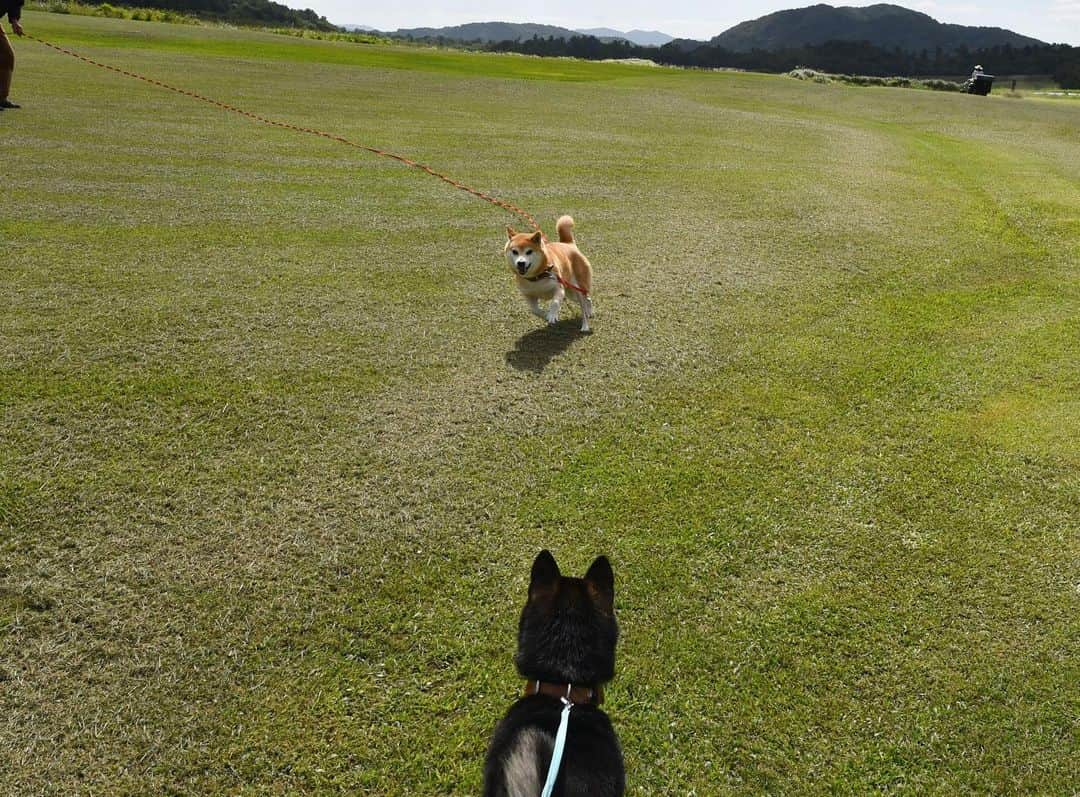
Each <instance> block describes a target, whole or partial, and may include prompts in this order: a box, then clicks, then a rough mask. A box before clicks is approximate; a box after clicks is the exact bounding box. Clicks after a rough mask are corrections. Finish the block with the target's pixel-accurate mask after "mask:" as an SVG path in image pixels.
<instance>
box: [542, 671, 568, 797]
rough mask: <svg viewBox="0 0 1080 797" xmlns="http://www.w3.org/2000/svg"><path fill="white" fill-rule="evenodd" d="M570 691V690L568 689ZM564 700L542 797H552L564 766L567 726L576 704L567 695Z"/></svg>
mask: <svg viewBox="0 0 1080 797" xmlns="http://www.w3.org/2000/svg"><path fill="white" fill-rule="evenodd" d="M567 691H568V692H569V690H567ZM561 699H562V702H563V710H562V716H561V717H560V718H559V730H558V731H557V732H556V733H555V749H554V750H552V751H551V765H550V766H549V767H548V773H547V781H546V782H545V783H544V790H543V791H541V792H540V797H551V793H552V792H553V791H554V790H555V781H556V780H558V778H559V767H560V766H562V757H563V750H564V749H565V748H566V728H567V726H568V725H569V724H570V709H572V708H573V707H574V704H573V703H571V702H570V701H569V700H567V699H566V698H565V697H564V698H561Z"/></svg>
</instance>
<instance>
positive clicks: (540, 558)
mask: <svg viewBox="0 0 1080 797" xmlns="http://www.w3.org/2000/svg"><path fill="white" fill-rule="evenodd" d="M559 576H560V573H559V565H558V563H557V562H556V561H555V557H554V556H552V555H551V551H548V550H543V551H541V552H540V553H538V554H537V555H536V558H535V559H534V560H533V564H532V575H531V576H530V577H529V599H530V600H532V599H533V598H535V597H537V596H538V595H542V594H544V593H550V592H554V591H555V587H556V586H557V585H558V583H559Z"/></svg>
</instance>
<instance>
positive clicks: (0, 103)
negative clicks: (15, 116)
mask: <svg viewBox="0 0 1080 797" xmlns="http://www.w3.org/2000/svg"><path fill="white" fill-rule="evenodd" d="M21 107H22V106H21V105H16V104H15V103H13V102H12V101H11V100H0V108H21Z"/></svg>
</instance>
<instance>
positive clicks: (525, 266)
mask: <svg viewBox="0 0 1080 797" xmlns="http://www.w3.org/2000/svg"><path fill="white" fill-rule="evenodd" d="M517 270H518V274H520V275H521V276H523V277H524V276H525V272H526V271H528V270H529V264H528V263H518V264H517Z"/></svg>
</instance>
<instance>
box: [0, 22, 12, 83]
mask: <svg viewBox="0 0 1080 797" xmlns="http://www.w3.org/2000/svg"><path fill="white" fill-rule="evenodd" d="M14 71H15V51H14V50H12V49H11V42H9V41H8V37H7V35H6V34H5V33H4V29H3V28H0V100H6V99H7V96H8V92H10V91H11V73H12V72H14Z"/></svg>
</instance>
